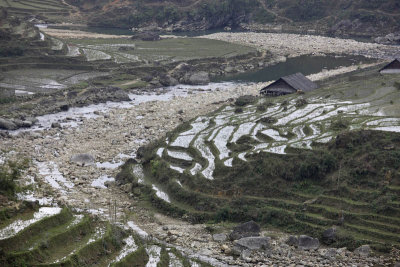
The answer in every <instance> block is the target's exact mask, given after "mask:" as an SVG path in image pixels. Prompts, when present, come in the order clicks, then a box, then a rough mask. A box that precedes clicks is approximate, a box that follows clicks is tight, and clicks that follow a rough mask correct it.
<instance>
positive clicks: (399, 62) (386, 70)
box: [379, 58, 400, 74]
mask: <svg viewBox="0 0 400 267" xmlns="http://www.w3.org/2000/svg"><path fill="white" fill-rule="evenodd" d="M379 72H380V73H382V74H392V73H400V59H398V58H396V59H395V60H393V61H392V62H390V63H389V64H387V65H386V66H385V67H383V68H382V69H380V70H379Z"/></svg>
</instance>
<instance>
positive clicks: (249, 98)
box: [235, 95, 257, 107]
mask: <svg viewBox="0 0 400 267" xmlns="http://www.w3.org/2000/svg"><path fill="white" fill-rule="evenodd" d="M256 100H257V97H255V96H253V95H243V96H240V97H239V98H238V99H236V101H235V105H236V106H240V107H242V106H246V105H248V104H252V103H254V102H255V101H256Z"/></svg>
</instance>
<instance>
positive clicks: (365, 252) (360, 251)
mask: <svg viewBox="0 0 400 267" xmlns="http://www.w3.org/2000/svg"><path fill="white" fill-rule="evenodd" d="M370 253H371V247H370V246H369V245H362V246H361V247H358V248H356V249H355V250H354V254H356V255H358V256H360V257H363V258H367V257H368V256H369V254H370Z"/></svg>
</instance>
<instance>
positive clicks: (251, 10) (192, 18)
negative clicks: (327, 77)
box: [68, 0, 400, 36]
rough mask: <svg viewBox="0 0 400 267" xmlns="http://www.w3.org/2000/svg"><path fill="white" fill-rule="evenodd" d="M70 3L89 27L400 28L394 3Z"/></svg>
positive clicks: (358, 31) (376, 31)
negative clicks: (81, 12)
mask: <svg viewBox="0 0 400 267" xmlns="http://www.w3.org/2000/svg"><path fill="white" fill-rule="evenodd" d="M68 2H69V3H71V4H73V5H76V6H79V8H80V9H81V10H82V11H84V12H89V13H90V14H91V16H90V18H89V22H90V24H92V25H98V26H113V27H129V28H132V27H144V26H149V25H153V28H154V27H161V28H163V29H167V30H205V29H213V28H222V27H225V26H230V27H239V26H242V27H245V28H249V27H250V28H253V29H254V25H256V24H263V25H265V24H268V25H271V24H272V25H274V27H276V26H277V25H282V26H283V29H288V30H296V29H297V30H300V29H301V30H302V31H307V30H315V31H317V32H325V33H330V34H339V35H345V34H352V35H370V36H381V35H384V34H386V33H389V32H395V31H398V30H399V29H400V28H399V21H400V3H399V2H398V1H396V0H387V1H382V0H374V1H367V0H357V1H346V0H339V1H328V0H302V1H297V0H296V1H294V0H283V1H277V0H223V1H210V0H198V1H194V0H170V1H129V0H114V1H111V0H91V1H82V0H68ZM249 25H250V26H249ZM251 25H253V26H251ZM259 28H262V27H259ZM269 29H271V27H270V28H269Z"/></svg>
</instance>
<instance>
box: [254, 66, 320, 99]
mask: <svg viewBox="0 0 400 267" xmlns="http://www.w3.org/2000/svg"><path fill="white" fill-rule="evenodd" d="M317 88H318V85H316V84H315V83H313V82H312V81H311V80H309V79H308V78H307V77H306V76H304V75H303V74H302V73H300V72H299V73H296V74H292V75H288V76H285V77H282V78H280V79H279V80H277V81H275V82H274V83H271V84H270V85H268V86H266V87H264V88H263V89H261V90H260V94H261V95H268V96H279V95H287V94H293V93H296V92H309V91H313V90H315V89H317Z"/></svg>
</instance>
